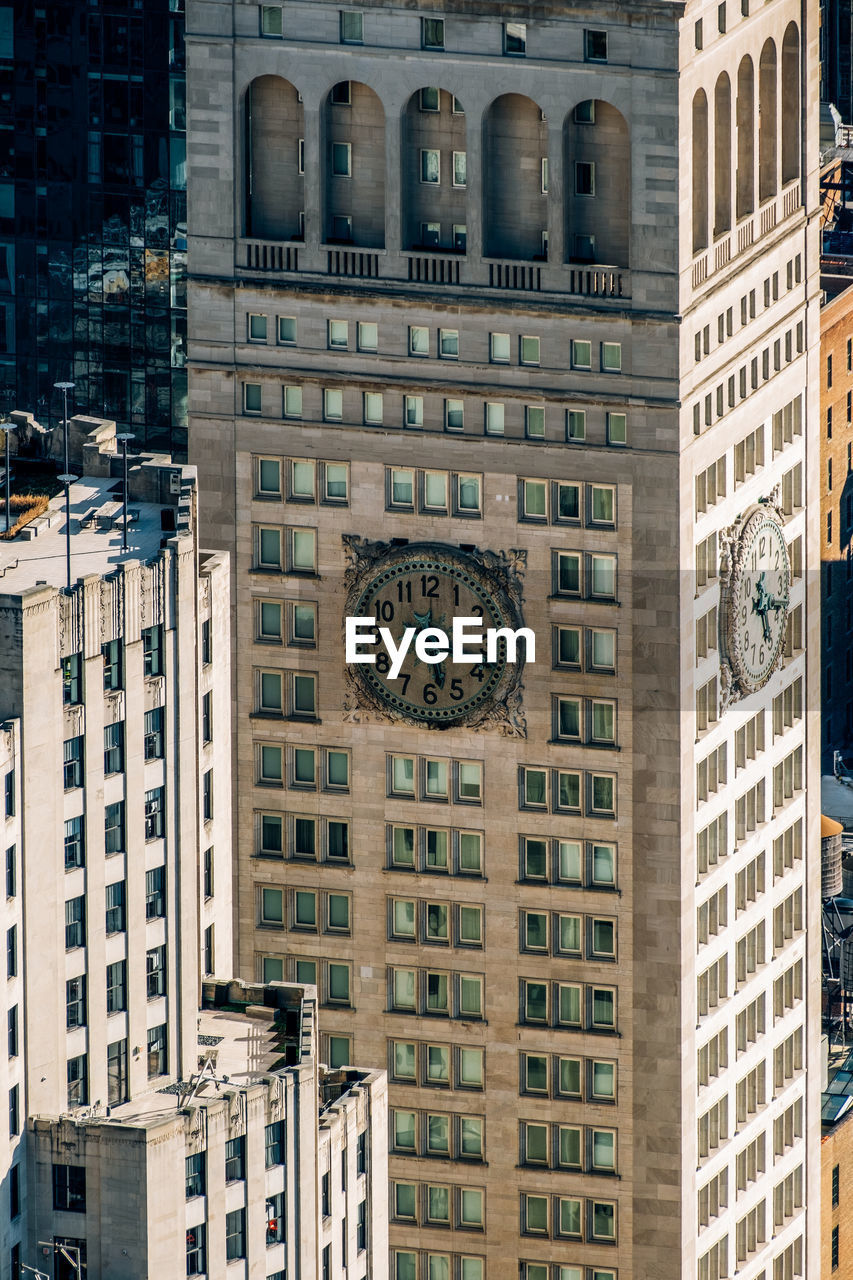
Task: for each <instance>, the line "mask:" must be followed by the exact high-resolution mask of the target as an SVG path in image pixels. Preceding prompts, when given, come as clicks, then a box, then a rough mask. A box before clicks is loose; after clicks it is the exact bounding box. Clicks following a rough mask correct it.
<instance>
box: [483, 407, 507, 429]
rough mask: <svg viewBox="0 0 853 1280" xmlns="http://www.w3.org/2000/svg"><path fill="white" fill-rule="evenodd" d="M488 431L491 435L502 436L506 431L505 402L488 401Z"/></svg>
mask: <svg viewBox="0 0 853 1280" xmlns="http://www.w3.org/2000/svg"><path fill="white" fill-rule="evenodd" d="M486 433H487V434H488V435H490V436H502V435H503V433H504V404H503V403H502V402H497V401H492V400H487V401H486Z"/></svg>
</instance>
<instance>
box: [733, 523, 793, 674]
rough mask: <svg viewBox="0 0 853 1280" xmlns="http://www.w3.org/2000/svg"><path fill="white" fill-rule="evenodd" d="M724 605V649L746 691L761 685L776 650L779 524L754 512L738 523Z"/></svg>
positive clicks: (782, 555) (782, 596)
mask: <svg viewBox="0 0 853 1280" xmlns="http://www.w3.org/2000/svg"><path fill="white" fill-rule="evenodd" d="M734 559H735V564H734V567H733V569H732V575H731V581H730V584H729V593H728V608H727V620H726V621H727V626H726V630H727V635H726V640H727V648H728V651H729V660H730V662H731V665H732V670H733V672H734V675H735V677H736V679H737V680H738V682H739V683H740V685H741V686H742V688H743V689H744V690H745V691H746V692H754V691H755V690H757V689H760V688H761V686H762V685H764V684H766V682H767V681H768V680H769V678H770V676H771V675H772V674H773V671H774V670H775V668H776V665H777V663H778V661H779V656H780V653H781V651H782V643H783V641H784V638H785V623H786V621H787V617H788V593H789V588H790V565H789V561H788V549H787V546H786V544H785V534H784V532H783V530H782V526H781V525H780V524H779V521H778V520H777V519H776V517H775V516H774V515H772V514H771V513H770V512H769V511H763V510H759V511H756V512H755V514H754V515H752V516H750V518H749V519H748V520H747V522H746V524H745V525H744V528H743V532H742V534H741V537H740V539H739V540H738V543H737V547H736V550H735V553H734Z"/></svg>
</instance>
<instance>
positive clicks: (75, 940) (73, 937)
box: [7, 897, 86, 977]
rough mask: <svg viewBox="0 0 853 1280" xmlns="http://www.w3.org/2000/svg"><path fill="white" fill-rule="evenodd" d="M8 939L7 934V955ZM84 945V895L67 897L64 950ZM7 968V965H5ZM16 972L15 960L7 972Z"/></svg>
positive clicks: (10, 931)
mask: <svg viewBox="0 0 853 1280" xmlns="http://www.w3.org/2000/svg"><path fill="white" fill-rule="evenodd" d="M14 929H15V926H14V925H13V926H12V929H10V930H9V934H11V933H12V932H13V930H14ZM8 939H9V935H8V934H7V955H8ZM85 945H86V899H85V898H84V897H79V898H69V899H68V900H67V901H66V903H65V950H66V951H71V950H72V949H73V948H74V947H84V946H85ZM7 969H8V965H7ZM14 972H17V960H16V962H15V969H14V970H13V971H12V973H10V974H9V976H10V977H12V976H13V973H14Z"/></svg>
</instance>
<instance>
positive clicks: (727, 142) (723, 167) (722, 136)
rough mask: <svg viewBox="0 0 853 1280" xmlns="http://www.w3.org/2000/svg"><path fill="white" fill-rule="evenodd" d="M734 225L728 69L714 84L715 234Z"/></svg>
mask: <svg viewBox="0 0 853 1280" xmlns="http://www.w3.org/2000/svg"><path fill="white" fill-rule="evenodd" d="M731 229H732V83H731V81H730V80H729V77H728V75H727V74H726V72H725V71H724V72H723V73H722V74H721V75H719V76H718V77H717V83H716V86H715V88H714V235H715V236H721V235H723V234H724V232H726V231H731Z"/></svg>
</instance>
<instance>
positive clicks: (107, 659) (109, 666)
mask: <svg viewBox="0 0 853 1280" xmlns="http://www.w3.org/2000/svg"><path fill="white" fill-rule="evenodd" d="M101 653H102V655H103V659H104V689H105V690H106V691H110V690H113V689H121V687H122V654H123V645H122V642H121V640H109V641H107V643H106V644H105V645H102V646H101Z"/></svg>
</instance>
